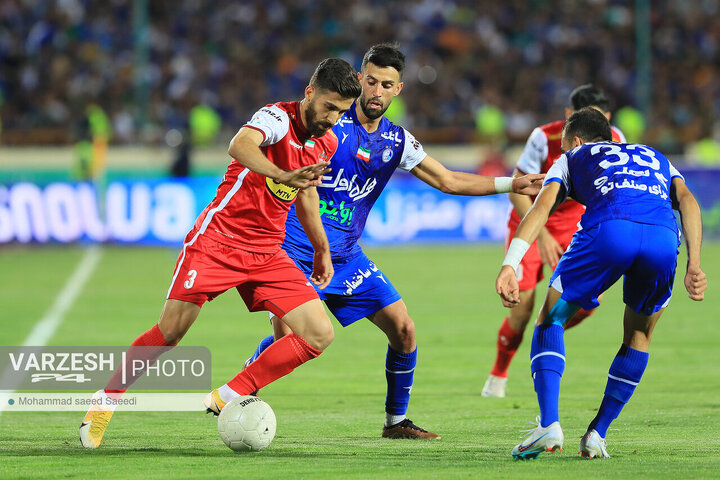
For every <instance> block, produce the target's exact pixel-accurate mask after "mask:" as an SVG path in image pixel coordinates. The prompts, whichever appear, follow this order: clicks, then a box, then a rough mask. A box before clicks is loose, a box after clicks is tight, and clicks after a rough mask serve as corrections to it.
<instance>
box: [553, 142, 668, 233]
mask: <svg viewBox="0 0 720 480" xmlns="http://www.w3.org/2000/svg"><path fill="white" fill-rule="evenodd" d="M675 177H679V178H682V175H680V172H678V171H677V169H675V167H673V166H672V164H671V163H670V161H669V160H668V159H667V158H666V157H665V155H663V154H662V153H660V152H658V151H657V150H655V149H653V148H651V147H648V146H645V145H636V144H618V143H614V142H597V143H586V144H584V145H581V146H579V147H577V148H574V149H572V150H570V151H569V152H567V153H565V154H563V155H561V156H560V158H559V159H558V160H557V161H556V162H555V164H554V165H553V166H552V167H551V168H550V170H549V171H548V173H547V176H546V177H545V184H548V183H550V182H559V183H560V184H561V185H562V186H563V187H564V192H565V194H566V195H567V196H569V197H572V198H574V199H575V200H577V201H578V202H580V203H581V204H583V205H585V206H586V211H585V214H584V215H583V216H582V219H581V220H580V226H581V227H582V228H583V229H588V228H590V227H592V226H594V225H597V224H598V223H600V222H603V221H607V220H630V221H632V222H636V223H644V224H650V225H661V226H665V227H667V228H669V229H671V230H673V231H674V232H676V233H677V222H676V221H675V215H674V213H673V210H672V201H671V200H670V184H671V182H672V179H673V178H675Z"/></svg>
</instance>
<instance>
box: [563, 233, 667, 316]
mask: <svg viewBox="0 0 720 480" xmlns="http://www.w3.org/2000/svg"><path fill="white" fill-rule="evenodd" d="M679 245H680V242H679V239H678V235H677V233H676V232H674V231H672V230H670V229H669V228H667V227H664V226H660V225H648V224H643V223H635V222H630V221H627V220H610V221H605V222H601V223H599V224H597V225H595V226H593V227H590V228H589V229H587V230H579V231H578V232H577V233H575V235H574V236H573V239H572V242H571V243H570V246H569V247H568V249H567V251H566V252H565V253H564V254H563V256H562V258H561V259H560V262H558V265H557V267H556V268H555V272H554V273H553V275H552V277H551V278H550V286H552V287H553V288H555V289H556V290H558V291H559V292H562V296H561V298H562V299H563V300H565V301H566V302H568V303H574V304H576V305H579V306H580V307H582V308H584V309H585V310H592V309H593V308H595V307H597V306H598V305H599V302H598V299H597V297H598V296H599V295H600V294H601V293H602V292H604V291H605V290H607V289H608V288H610V287H611V286H612V285H613V284H614V283H615V282H617V281H618V279H620V277H622V276H624V277H625V278H624V281H623V301H624V302H625V304H626V305H627V306H628V307H630V308H632V309H633V310H634V311H635V312H636V313H641V314H643V315H651V314H653V313H655V312H657V311H658V310H660V309H663V308H665V307H666V306H667V304H668V302H670V297H671V296H672V285H673V280H674V279H675V267H676V266H677V254H678V246H679Z"/></svg>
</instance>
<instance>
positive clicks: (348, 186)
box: [318, 168, 377, 201]
mask: <svg viewBox="0 0 720 480" xmlns="http://www.w3.org/2000/svg"><path fill="white" fill-rule="evenodd" d="M344 171H345V169H344V168H341V169H340V170H339V171H338V172H337V176H336V177H335V179H334V180H333V178H332V177H329V176H327V175H325V176H323V177H322V183H321V184H320V185H318V188H332V189H333V191H335V192H342V191H345V190H347V192H348V196H349V197H350V198H351V199H352V200H353V201H355V200H360V199H361V198H364V197H367V196H368V195H370V192H372V191H373V189H374V188H375V185H377V179H376V178H375V177H371V178H368V179H367V180H366V181H365V184H364V185H362V186H360V185H359V184H357V183H355V182H356V181H357V175H353V176H352V178H351V179H350V180H348V179H347V178H345V177H343V172H344Z"/></svg>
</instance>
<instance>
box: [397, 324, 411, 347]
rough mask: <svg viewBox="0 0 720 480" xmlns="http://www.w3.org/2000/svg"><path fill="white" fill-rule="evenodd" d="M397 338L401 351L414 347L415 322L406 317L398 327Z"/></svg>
mask: <svg viewBox="0 0 720 480" xmlns="http://www.w3.org/2000/svg"><path fill="white" fill-rule="evenodd" d="M397 336H398V338H399V339H400V343H402V345H403V347H404V348H403V350H408V349H409V348H411V347H413V346H414V345H415V322H413V321H412V318H410V317H409V316H406V317H405V318H404V319H403V320H402V321H401V322H400V324H399V325H398V331H397Z"/></svg>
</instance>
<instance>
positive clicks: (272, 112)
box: [253, 107, 283, 123]
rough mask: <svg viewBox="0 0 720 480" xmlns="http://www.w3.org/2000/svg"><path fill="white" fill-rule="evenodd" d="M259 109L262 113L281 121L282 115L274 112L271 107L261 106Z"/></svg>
mask: <svg viewBox="0 0 720 480" xmlns="http://www.w3.org/2000/svg"><path fill="white" fill-rule="evenodd" d="M260 111H261V112H263V113H264V114H266V115H268V116H270V117H272V118H274V119H275V120H277V121H278V122H280V123H282V121H283V119H282V117H281V116H280V115H279V114H277V113H276V112H274V111H273V110H272V109H271V108H268V107H263V108H261V109H260ZM255 118H259V117H255ZM255 118H253V120H255Z"/></svg>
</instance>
